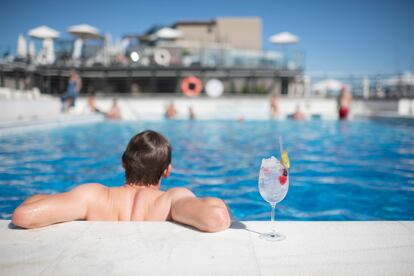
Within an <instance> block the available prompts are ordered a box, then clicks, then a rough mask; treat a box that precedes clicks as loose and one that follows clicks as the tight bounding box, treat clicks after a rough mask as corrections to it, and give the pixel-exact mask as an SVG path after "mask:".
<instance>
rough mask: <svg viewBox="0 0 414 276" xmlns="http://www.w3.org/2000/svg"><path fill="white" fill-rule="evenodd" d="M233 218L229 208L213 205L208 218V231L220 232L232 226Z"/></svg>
mask: <svg viewBox="0 0 414 276" xmlns="http://www.w3.org/2000/svg"><path fill="white" fill-rule="evenodd" d="M230 224H231V218H230V214H229V211H228V210H227V208H223V207H212V209H211V210H210V214H209V216H208V219H207V220H206V225H205V229H204V230H205V231H206V232H211V233H213V232H219V231H223V230H226V229H228V228H229V227H230Z"/></svg>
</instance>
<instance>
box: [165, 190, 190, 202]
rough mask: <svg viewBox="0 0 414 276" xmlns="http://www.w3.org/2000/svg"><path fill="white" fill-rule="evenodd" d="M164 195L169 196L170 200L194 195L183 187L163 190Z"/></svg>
mask: <svg viewBox="0 0 414 276" xmlns="http://www.w3.org/2000/svg"><path fill="white" fill-rule="evenodd" d="M165 195H166V196H168V197H170V198H171V199H172V200H178V199H181V198H183V197H194V194H193V192H191V191H190V190H189V189H187V188H183V187H175V188H171V189H169V190H167V191H166V192H165Z"/></svg>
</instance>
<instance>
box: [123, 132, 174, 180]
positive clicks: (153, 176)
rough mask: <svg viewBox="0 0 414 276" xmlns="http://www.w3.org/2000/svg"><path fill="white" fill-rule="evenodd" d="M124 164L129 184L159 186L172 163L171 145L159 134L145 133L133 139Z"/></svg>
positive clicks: (124, 155)
mask: <svg viewBox="0 0 414 276" xmlns="http://www.w3.org/2000/svg"><path fill="white" fill-rule="evenodd" d="M122 162H123V166H124V168H125V180H126V183H127V184H136V185H145V186H150V185H157V184H158V182H159V181H160V178H161V176H162V173H163V172H164V170H165V169H167V168H168V165H169V164H170V163H171V145H170V143H169V142H168V140H167V139H166V138H165V137H164V136H162V135H161V134H159V133H158V132H155V131H152V130H146V131H143V132H141V133H138V134H137V135H135V136H134V137H132V138H131V140H130V141H129V143H128V146H127V148H126V150H125V152H124V154H123V155H122Z"/></svg>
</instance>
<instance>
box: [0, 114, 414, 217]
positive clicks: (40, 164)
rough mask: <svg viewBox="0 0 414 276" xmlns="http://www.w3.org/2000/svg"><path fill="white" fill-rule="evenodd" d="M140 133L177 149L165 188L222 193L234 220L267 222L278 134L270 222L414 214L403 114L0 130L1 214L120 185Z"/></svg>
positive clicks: (411, 136)
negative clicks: (287, 163) (278, 194)
mask: <svg viewBox="0 0 414 276" xmlns="http://www.w3.org/2000/svg"><path fill="white" fill-rule="evenodd" d="M145 129H154V130H157V131H160V132H162V133H163V134H164V135H165V136H166V137H167V138H168V139H169V140H170V141H171V143H172V145H173V166H174V173H173V174H172V175H171V177H170V178H169V179H167V180H164V181H163V182H162V187H163V189H167V188H170V187H174V186H184V187H187V188H190V189H192V190H193V191H194V192H195V193H196V194H197V195H198V196H217V197H220V198H223V199H224V200H225V201H226V202H227V203H228V204H229V206H230V207H231V209H232V211H233V216H234V218H235V219H239V220H267V219H269V211H270V208H269V206H268V204H267V203H265V202H264V201H263V199H262V198H261V197H260V195H259V193H258V188H257V178H258V171H259V167H260V162H261V159H262V158H263V157H269V156H270V155H278V154H279V153H278V146H277V138H278V136H279V135H282V136H283V137H284V140H285V146H286V148H287V149H288V151H289V153H290V157H291V163H292V168H291V172H290V188H289V193H288V195H287V197H286V198H285V200H284V201H283V202H281V203H280V204H279V205H278V206H277V209H276V219H278V220H378V219H381V220H382V219H386V220H413V219H414V123H413V121H404V120H359V121H352V122H336V121H318V120H314V121H307V122H293V121H247V122H243V123H241V122H233V121H158V122H122V123H118V122H103V123H97V124H91V125H83V126H76V127H66V128H59V129H53V130H44V131H36V132H26V133H21V134H17V135H11V136H3V137H0V218H4V219H8V218H10V217H11V213H12V211H13V209H14V208H15V207H16V206H17V205H18V204H20V203H21V202H22V201H23V200H24V198H26V197H27V196H30V195H33V194H36V193H54V192H63V191H67V190H68V189H70V188H72V187H74V186H75V185H76V184H79V183H85V182H100V183H103V184H106V185H108V186H116V185H121V184H123V177H124V175H123V169H122V167H121V165H120V158H121V155H122V152H123V150H124V149H125V146H126V144H127V142H128V141H129V139H130V137H131V136H132V135H134V134H136V133H137V132H139V131H142V130H145Z"/></svg>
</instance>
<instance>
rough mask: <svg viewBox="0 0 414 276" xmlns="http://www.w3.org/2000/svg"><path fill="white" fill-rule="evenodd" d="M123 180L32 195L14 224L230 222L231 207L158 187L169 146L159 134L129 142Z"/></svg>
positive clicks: (209, 225) (167, 169)
mask: <svg viewBox="0 0 414 276" xmlns="http://www.w3.org/2000/svg"><path fill="white" fill-rule="evenodd" d="M122 166H123V167H124V169H125V184H124V185H123V186H120V187H111V188H109V187H106V186H103V185H101V184H96V183H93V184H84V185H80V186H77V187H75V188H74V189H72V190H71V191H69V192H66V193H60V194H53V195H35V196H32V197H30V198H28V199H26V200H25V201H24V202H23V203H22V204H21V205H20V206H19V207H17V208H16V210H15V211H14V213H13V218H12V223H13V224H14V225H17V226H20V227H23V228H36V227H42V226H46V225H50V224H54V223H59V222H66V221H73V220H99V221H175V222H178V223H182V224H186V225H190V226H193V227H195V228H197V229H199V230H201V231H206V232H217V231H221V230H225V229H227V228H228V227H229V226H230V223H231V218H230V217H231V216H230V210H229V209H228V208H227V206H226V204H225V203H224V202H223V201H222V200H221V199H218V198H213V197H206V198H197V197H196V196H195V195H194V194H193V193H192V192H191V191H190V190H188V189H186V188H172V189H169V190H167V191H165V192H164V191H161V190H160V185H161V179H162V178H163V177H165V178H166V177H168V176H169V175H170V173H171V170H172V166H171V146H170V143H169V142H168V141H167V139H166V138H164V136H162V135H161V134H159V133H157V132H155V131H151V130H147V131H144V132H141V133H139V134H137V135H135V136H134V137H132V139H131V140H130V141H129V144H128V146H127V148H126V150H125V152H124V154H123V156H122Z"/></svg>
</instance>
